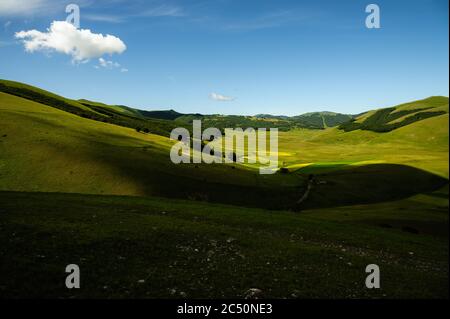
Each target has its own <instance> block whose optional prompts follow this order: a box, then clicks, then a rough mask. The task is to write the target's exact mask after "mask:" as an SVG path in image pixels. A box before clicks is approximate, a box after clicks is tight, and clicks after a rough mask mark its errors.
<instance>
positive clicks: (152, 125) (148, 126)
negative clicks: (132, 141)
mask: <svg viewBox="0 0 450 319" xmlns="http://www.w3.org/2000/svg"><path fill="white" fill-rule="evenodd" d="M0 92H3V93H7V94H10V95H14V96H17V97H21V98H24V99H27V100H30V101H33V102H37V103H41V104H42V105H47V106H50V107H53V108H56V109H59V110H62V111H65V112H69V113H72V114H75V115H77V116H80V117H83V118H87V119H92V120H95V121H99V122H104V123H111V124H115V125H119V126H123V127H129V128H134V129H138V128H139V129H140V130H143V131H144V130H145V131H146V132H150V133H154V134H158V135H163V136H169V135H170V132H171V131H172V129H173V128H175V127H177V124H176V123H174V122H172V121H165V120H157V119H151V118H146V117H145V116H142V115H141V114H139V112H137V111H135V110H133V109H131V108H126V107H121V106H111V105H106V104H103V103H98V102H91V101H87V100H80V101H76V100H71V99H67V98H64V97H61V96H59V95H56V94H53V93H51V92H48V91H44V90H41V89H38V88H36V87H33V86H30V85H26V84H23V83H18V82H13V81H7V80H0Z"/></svg>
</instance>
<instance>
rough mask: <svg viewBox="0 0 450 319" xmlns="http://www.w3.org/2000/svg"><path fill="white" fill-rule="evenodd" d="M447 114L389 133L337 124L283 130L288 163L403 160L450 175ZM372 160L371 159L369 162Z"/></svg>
mask: <svg viewBox="0 0 450 319" xmlns="http://www.w3.org/2000/svg"><path fill="white" fill-rule="evenodd" d="M448 130H449V126H448V114H445V115H441V116H436V117H432V118H429V119H425V120H422V121H419V122H416V123H413V124H410V125H407V126H404V127H401V128H399V129H396V130H394V131H391V132H388V133H375V132H370V131H361V130H356V131H352V132H343V131H342V130H339V129H337V128H330V129H327V130H325V131H310V130H296V131H290V132H282V133H280V142H279V144H280V149H281V150H283V152H282V153H281V154H280V159H281V161H284V163H285V166H288V167H289V166H292V167H295V165H298V164H309V163H344V164H351V163H358V162H366V163H370V161H371V162H373V163H391V164H404V165H408V166H412V167H415V168H419V169H423V170H426V171H428V172H431V173H434V174H437V175H440V176H443V177H445V178H448V176H449V171H448V142H449V135H448ZM367 161H369V162H367Z"/></svg>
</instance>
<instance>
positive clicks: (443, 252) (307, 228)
mask: <svg viewBox="0 0 450 319" xmlns="http://www.w3.org/2000/svg"><path fill="white" fill-rule="evenodd" d="M443 192H444V194H446V195H447V196H448V190H443ZM434 196H436V194H426V195H425V194H424V195H420V196H415V197H412V198H410V199H406V200H402V201H397V202H392V203H384V204H377V205H359V206H352V207H338V208H332V209H322V210H313V211H304V212H303V213H302V214H292V213H289V212H281V211H278V212H273V211H266V210H259V209H245V210H243V209H242V208H241V207H237V206H225V205H216V204H208V205H204V204H202V203H198V202H189V201H179V200H172V201H167V200H165V199H162V198H148V197H147V198H138V197H120V196H99V195H77V194H51V193H15V192H0V202H1V203H2V205H1V206H0V227H1V232H0V240H1V242H2V246H1V247H0V253H1V255H2V256H7V258H3V261H2V263H1V264H0V271H1V274H2V275H1V276H0V293H1V295H2V296H4V297H10V298H11V297H40V298H42V297H44V298H181V297H187V298H242V297H243V296H244V295H245V292H246V291H247V290H248V289H250V288H259V289H261V290H262V291H263V297H266V298H448V212H447V210H448V200H444V199H442V198H441V200H440V202H439V204H437V203H436V202H435V201H434V200H430V199H431V198H434ZM62 207H64V209H62ZM411 208H412V209H411ZM412 227H414V229H416V230H417V231H418V234H414V233H411V232H410V231H408V230H409V229H410V228H412ZM405 229H406V230H405ZM71 263H75V264H78V265H79V266H80V268H81V287H82V288H81V289H79V290H68V289H65V287H64V278H65V275H66V274H65V273H64V269H65V266H66V265H68V264H71ZM371 263H376V264H377V265H379V266H380V269H381V287H382V288H381V289H379V290H369V289H366V288H365V285H364V280H365V276H366V273H365V271H364V270H365V267H366V265H368V264H371ZM142 280H144V282H142Z"/></svg>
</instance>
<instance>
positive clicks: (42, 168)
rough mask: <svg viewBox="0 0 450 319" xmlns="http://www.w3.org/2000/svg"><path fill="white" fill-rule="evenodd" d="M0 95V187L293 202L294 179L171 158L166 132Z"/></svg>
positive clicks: (258, 202) (241, 201)
mask: <svg viewBox="0 0 450 319" xmlns="http://www.w3.org/2000/svg"><path fill="white" fill-rule="evenodd" d="M0 101H1V103H0V112H1V115H2V116H1V117H0V167H1V168H2V170H1V172H0V189H1V190H17V191H44V192H46V191H50V192H51V191H53V192H77V193H92V194H120V195H158V196H168V197H181V198H192V199H199V200H210V201H220V202H225V203H229V202H232V203H237V204H244V205H250V206H255V205H256V206H263V205H267V206H269V207H273V206H274V205H275V206H276V205H280V203H283V202H284V203H289V202H293V201H294V199H295V197H297V193H298V190H297V189H296V186H298V185H302V183H303V181H302V180H301V179H299V178H296V177H294V176H289V177H281V176H277V175H273V176H262V175H259V174H258V173H257V171H255V170H248V169H240V168H238V167H235V166H233V165H200V166H198V167H195V165H194V164H191V165H174V164H172V162H170V159H169V149H170V147H171V145H172V143H173V142H171V141H170V140H169V139H168V138H165V137H161V136H158V135H152V134H142V133H137V132H136V131H135V130H132V129H128V128H124V127H120V126H116V125H111V124H106V123H100V122H96V121H92V120H88V119H83V118H80V117H77V116H75V115H72V114H69V113H66V112H63V111H60V110H57V109H53V108H49V107H46V106H44V105H41V104H38V103H34V102H31V101H28V100H25V99H22V98H18V97H15V96H11V95H7V94H3V93H0ZM4 135H6V136H4ZM243 193H247V194H248V195H247V196H245V197H242V196H241V195H242V194H243ZM268 194H271V196H267V195H268ZM261 197H262V198H263V200H261Z"/></svg>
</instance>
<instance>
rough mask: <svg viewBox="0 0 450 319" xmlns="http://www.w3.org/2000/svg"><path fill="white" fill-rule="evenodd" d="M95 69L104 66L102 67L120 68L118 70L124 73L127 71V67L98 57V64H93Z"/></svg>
mask: <svg viewBox="0 0 450 319" xmlns="http://www.w3.org/2000/svg"><path fill="white" fill-rule="evenodd" d="M94 68H96V69H100V68H104V69H109V70H112V69H120V72H122V73H125V72H128V69H127V68H123V67H122V66H121V65H120V64H119V63H117V62H114V61H109V60H105V59H104V58H99V59H98V65H96V66H94Z"/></svg>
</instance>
